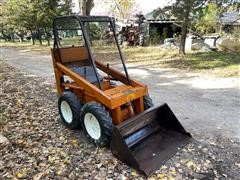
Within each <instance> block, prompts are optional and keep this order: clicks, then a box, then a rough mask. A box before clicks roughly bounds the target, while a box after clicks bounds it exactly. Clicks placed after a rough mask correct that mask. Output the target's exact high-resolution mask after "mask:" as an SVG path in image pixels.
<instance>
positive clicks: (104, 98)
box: [51, 47, 148, 124]
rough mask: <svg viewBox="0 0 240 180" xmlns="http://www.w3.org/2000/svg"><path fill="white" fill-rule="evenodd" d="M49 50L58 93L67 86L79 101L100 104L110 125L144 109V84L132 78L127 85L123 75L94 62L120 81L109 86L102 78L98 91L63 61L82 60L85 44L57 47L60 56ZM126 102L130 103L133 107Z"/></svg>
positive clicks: (84, 54) (146, 91) (84, 55)
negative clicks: (104, 108)
mask: <svg viewBox="0 0 240 180" xmlns="http://www.w3.org/2000/svg"><path fill="white" fill-rule="evenodd" d="M51 52H52V59H53V67H54V73H55V78H56V87H57V92H58V95H61V94H62V93H63V92H64V90H66V89H69V90H72V91H73V92H74V93H75V94H76V95H77V96H78V97H79V99H80V100H81V102H82V103H87V102H91V101H96V102H98V103H101V104H102V105H104V106H105V107H106V108H107V109H108V110H109V111H110V114H111V117H112V119H113V123H114V124H119V123H121V122H122V121H124V120H125V119H128V118H129V117H131V116H133V115H135V114H138V113H140V112H143V111H144V108H143V107H144V106H143V96H145V95H147V94H148V90H147V86H146V85H144V84H142V83H140V82H138V81H136V80H132V79H131V80H130V81H131V85H127V84H128V81H127V78H126V76H125V75H124V74H122V73H121V72H119V71H117V70H116V69H113V68H111V67H109V68H108V67H107V66H105V65H104V64H102V63H100V62H98V61H96V66H97V68H99V69H100V70H102V71H103V72H105V73H107V72H108V74H109V75H110V76H111V77H114V78H115V79H118V80H119V81H121V82H122V83H124V84H123V85H119V86H117V85H111V84H110V82H109V80H108V79H107V78H106V79H104V80H103V81H101V87H102V90H101V89H99V88H98V86H97V85H95V84H92V83H90V82H89V81H87V80H86V79H85V78H84V77H83V76H80V75H79V74H77V73H75V72H73V71H72V70H70V69H69V68H68V67H67V66H65V63H78V62H79V61H82V60H86V58H88V56H87V51H86V48H85V47H80V48H76V47H74V48H60V56H61V58H59V55H58V53H57V52H56V51H54V50H51ZM64 76H68V77H70V78H71V79H72V80H73V82H64ZM130 102H132V103H133V104H134V110H133V107H132V105H131V103H130Z"/></svg>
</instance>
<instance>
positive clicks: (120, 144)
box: [111, 104, 191, 176]
mask: <svg viewBox="0 0 240 180" xmlns="http://www.w3.org/2000/svg"><path fill="white" fill-rule="evenodd" d="M190 139H191V135H190V134H189V133H188V132H186V131H185V129H184V128H183V127H182V125H181V124H180V122H179V121H178V120H177V118H176V116H175V115H174V114H173V112H172V111H171V109H170V108H169V107H168V105H167V104H163V105H160V106H157V107H152V108H150V109H148V110H146V111H144V112H143V113H141V114H139V115H136V116H134V117H132V118H130V119H128V120H126V121H124V122H123V123H121V124H119V125H117V126H115V127H114V128H113V134H112V141H111V151H112V153H113V154H114V155H115V156H117V158H118V159H120V160H121V161H123V162H125V163H127V164H128V165H129V166H131V167H133V168H135V169H136V170H138V171H140V172H141V173H142V174H143V175H145V176H149V175H151V174H152V173H153V172H155V171H156V170H158V169H159V168H160V166H161V165H163V164H164V163H165V162H166V161H167V160H168V159H170V158H171V157H172V156H173V155H174V154H175V153H176V151H177V150H178V148H181V147H183V146H184V145H186V144H187V143H188V141H189V140H190Z"/></svg>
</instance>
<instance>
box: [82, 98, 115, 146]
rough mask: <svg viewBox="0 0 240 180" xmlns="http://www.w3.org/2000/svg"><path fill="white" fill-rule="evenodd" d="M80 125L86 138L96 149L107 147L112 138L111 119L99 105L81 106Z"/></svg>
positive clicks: (93, 103) (88, 104)
mask: <svg viewBox="0 0 240 180" xmlns="http://www.w3.org/2000/svg"><path fill="white" fill-rule="evenodd" d="M81 124H82V128H83V130H84V133H85V134H86V137H87V138H88V140H89V141H90V142H92V143H93V144H94V145H95V146H97V147H108V146H109V145H110V142H111V136H112V118H111V117H110V115H109V112H108V111H106V109H105V108H104V106H102V105H101V104H98V103H95V102H91V103H87V104H85V105H84V106H83V108H82V111H81Z"/></svg>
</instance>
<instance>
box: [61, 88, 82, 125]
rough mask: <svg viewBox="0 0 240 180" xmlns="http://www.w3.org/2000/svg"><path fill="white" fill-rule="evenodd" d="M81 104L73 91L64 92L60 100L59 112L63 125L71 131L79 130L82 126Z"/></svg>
mask: <svg viewBox="0 0 240 180" xmlns="http://www.w3.org/2000/svg"><path fill="white" fill-rule="evenodd" d="M81 107H82V106H81V103H80V101H79V100H78V98H77V96H76V95H75V94H73V93H72V92H71V91H66V92H64V93H63V94H62V95H61V96H60V97H59V99H58V110H59V114H60V117H61V120H62V122H63V124H64V125H65V126H66V127H68V128H69V129H77V128H79V127H80V126H81V123H80V111H81Z"/></svg>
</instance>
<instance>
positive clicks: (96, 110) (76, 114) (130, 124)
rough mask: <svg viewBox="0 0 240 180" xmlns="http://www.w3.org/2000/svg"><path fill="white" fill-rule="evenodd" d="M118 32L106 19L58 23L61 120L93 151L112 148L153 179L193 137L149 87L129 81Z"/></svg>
mask: <svg viewBox="0 0 240 180" xmlns="http://www.w3.org/2000/svg"><path fill="white" fill-rule="evenodd" d="M116 28H117V27H116V26H115V23H114V21H113V19H112V18H110V17H107V16H89V17H87V16H62V17H56V18H55V19H54V21H53V33H54V47H53V49H51V52H52V61H53V68H54V73H55V78H56V86H57V93H58V95H59V100H58V109H59V114H60V116H61V119H62V121H63V123H64V124H65V125H66V126H67V127H68V128H70V129H75V128H78V127H82V129H83V131H84V133H85V134H86V137H87V138H88V139H89V140H90V142H92V143H93V144H94V145H95V146H98V147H106V146H110V148H111V151H112V153H113V154H114V155H115V156H116V157H117V158H119V159H120V160H121V161H123V162H125V163H127V164H128V165H130V166H131V167H133V168H135V169H136V170H138V171H139V172H141V173H142V174H144V175H145V176H149V175H151V174H152V173H153V172H155V171H156V170H157V169H159V168H160V166H161V165H162V164H164V163H165V162H166V161H167V160H168V159H169V158H171V156H173V155H174V154H175V153H176V151H177V150H178V148H179V147H182V146H184V145H186V144H187V143H188V141H189V140H190V139H191V135H190V134H189V133H188V132H186V131H185V129H184V128H183V127H182V125H181V124H180V122H179V121H178V120H177V118H176V117H175V115H174V114H173V112H172V111H171V109H170V108H169V107H168V105H167V104H162V105H160V106H153V103H152V100H151V98H150V97H149V95H148V89H147V86H146V85H144V84H143V83H141V82H139V81H137V80H134V79H131V78H130V77H129V74H128V71H127V68H126V65H125V60H124V57H123V54H122V52H121V49H120V46H119V44H118V41H117V38H116V31H115V30H116ZM111 53H112V55H111ZM117 60H120V61H121V63H117Z"/></svg>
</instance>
